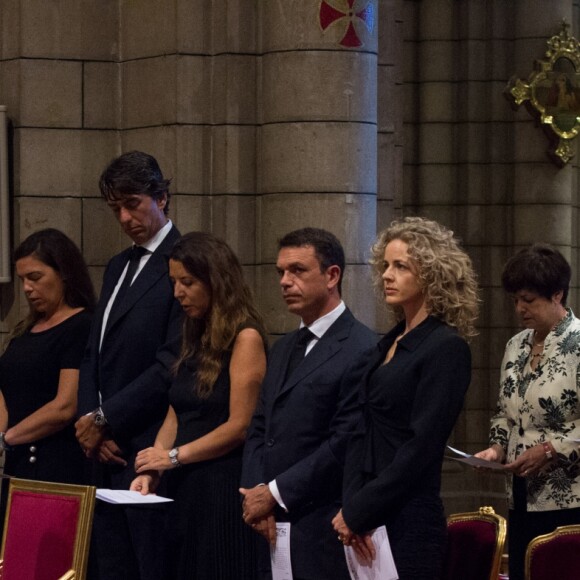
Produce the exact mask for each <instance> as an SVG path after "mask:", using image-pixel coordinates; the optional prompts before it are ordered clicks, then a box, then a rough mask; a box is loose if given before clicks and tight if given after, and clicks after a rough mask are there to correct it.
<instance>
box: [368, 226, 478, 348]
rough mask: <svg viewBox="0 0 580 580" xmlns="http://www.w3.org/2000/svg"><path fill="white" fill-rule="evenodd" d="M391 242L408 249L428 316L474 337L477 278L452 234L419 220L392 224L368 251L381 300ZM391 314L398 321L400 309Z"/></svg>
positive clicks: (440, 227) (442, 228)
mask: <svg viewBox="0 0 580 580" xmlns="http://www.w3.org/2000/svg"><path fill="white" fill-rule="evenodd" d="M393 240H401V241H403V242H405V243H406V244H408V246H409V248H408V250H407V252H408V254H409V257H410V258H411V260H412V262H413V264H414V265H415V266H416V268H417V277H418V279H419V284H420V286H421V288H422V289H423V291H424V294H425V303H426V306H427V310H428V311H429V314H431V315H433V316H435V317H437V318H439V319H440V320H442V321H443V322H445V323H447V324H448V325H449V326H454V327H455V328H457V330H458V332H459V333H460V334H461V335H462V336H463V337H465V338H468V337H470V336H475V334H477V332H476V330H475V320H476V319H477V315H478V311H479V297H478V286H477V279H476V275H475V272H474V270H473V266H472V263H471V259H470V258H469V256H468V255H467V254H466V253H465V251H464V250H463V249H461V247H460V246H459V242H458V240H457V239H456V238H454V237H453V232H452V231H451V230H448V229H447V228H445V227H444V226H442V225H441V224H439V223H437V222H435V221H433V220H428V219H426V218H422V217H406V218H403V219H400V220H395V221H393V222H392V223H391V225H390V226H389V227H388V228H387V229H386V230H384V231H383V232H381V233H380V234H379V237H378V239H377V241H376V243H375V244H374V245H373V246H372V248H371V250H372V258H371V260H370V263H371V265H372V266H373V278H374V284H375V288H376V290H377V292H378V294H379V295H380V296H381V297H384V290H383V279H382V275H383V272H384V269H385V268H384V256H385V248H386V246H387V244H388V243H389V242H391V241H393ZM394 311H395V315H396V316H397V318H398V319H399V320H401V319H402V318H403V311H402V309H400V308H394Z"/></svg>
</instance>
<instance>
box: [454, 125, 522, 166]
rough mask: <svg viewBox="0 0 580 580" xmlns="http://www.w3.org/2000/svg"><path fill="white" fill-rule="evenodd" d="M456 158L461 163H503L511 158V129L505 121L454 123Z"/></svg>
mask: <svg viewBox="0 0 580 580" xmlns="http://www.w3.org/2000/svg"><path fill="white" fill-rule="evenodd" d="M455 139H456V140H457V143H458V147H457V150H458V154H457V160H458V161H459V162H463V163H486V162H488V163H489V162H492V163H502V162H503V163H505V161H506V160H508V159H510V160H511V159H512V158H513V129H512V126H511V125H510V124H507V123H461V124H457V125H455Z"/></svg>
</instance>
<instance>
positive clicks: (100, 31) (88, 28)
mask: <svg viewBox="0 0 580 580" xmlns="http://www.w3.org/2000/svg"><path fill="white" fill-rule="evenodd" d="M11 4H12V7H11V9H12V10H14V9H15V6H16V5H17V6H18V8H19V9H20V49H19V51H18V56H23V57H27V58H39V57H41V58H65V59H95V60H96V59H102V60H113V59H115V58H117V56H118V46H117V35H118V24H119V20H118V2H117V1H116V0H83V1H82V2H78V1H77V0H55V1H51V2H45V1H44V0H21V1H19V2H11ZM9 10H10V8H9Z"/></svg>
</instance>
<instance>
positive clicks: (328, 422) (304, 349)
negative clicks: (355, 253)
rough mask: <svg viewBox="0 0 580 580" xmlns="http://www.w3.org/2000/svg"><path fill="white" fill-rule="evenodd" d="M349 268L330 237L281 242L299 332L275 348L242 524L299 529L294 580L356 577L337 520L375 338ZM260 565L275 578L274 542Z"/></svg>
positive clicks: (247, 456)
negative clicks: (347, 280) (358, 313)
mask: <svg viewBox="0 0 580 580" xmlns="http://www.w3.org/2000/svg"><path fill="white" fill-rule="evenodd" d="M344 267H345V259H344V251H343V249H342V246H341V245H340V242H339V241H338V239H337V238H336V237H335V236H334V235H333V234H331V233H330V232H327V231H325V230H322V229H318V228H304V229H301V230H296V231H294V232H291V233H289V234H287V235H286V236H284V237H283V238H282V239H281V240H280V242H279V253H278V260H277V263H276V269H277V271H278V274H279V276H280V286H281V289H282V296H283V298H284V300H285V302H286V305H287V307H288V310H289V311H290V312H292V313H293V314H296V315H298V316H300V318H301V325H300V326H301V329H300V330H297V331H295V332H291V333H290V334H288V335H286V336H285V337H283V338H281V339H280V340H279V341H277V342H276V344H275V345H274V347H273V348H272V351H271V354H270V356H269V357H268V370H267V372H266V377H265V379H264V383H263V385H262V391H261V396H260V401H259V403H258V408H257V410H256V413H255V415H254V418H253V420H252V424H251V426H250V429H249V432H248V438H247V441H246V446H245V450H244V466H243V473H242V486H243V487H242V488H241V490H240V492H241V493H242V495H243V498H244V499H243V518H244V521H245V522H246V523H247V524H248V525H251V526H252V528H253V529H254V530H255V531H256V532H258V533H260V534H261V535H262V536H264V537H265V538H266V539H267V540H268V541H270V543H272V542H273V541H275V537H276V527H275V526H276V521H284V522H289V523H290V524H291V529H290V555H291V564H292V573H293V578H294V579H295V580H306V579H311V580H327V579H328V580H340V579H343V578H344V579H345V580H346V579H348V578H349V574H348V570H347V567H346V562H345V558H344V552H343V547H342V544H341V543H340V542H339V541H338V540H337V539H336V534H335V533H334V532H333V530H332V525H331V520H332V518H333V517H334V515H335V510H337V509H339V507H340V499H341V486H342V468H343V462H344V456H345V452H346V445H347V442H348V439H349V437H350V435H351V433H352V431H353V430H354V427H355V425H356V423H357V421H358V418H359V410H358V404H357V403H358V387H359V381H360V378H361V374H362V368H363V367H362V364H361V362H362V358H363V357H362V354H363V353H364V352H365V351H367V350H369V349H371V348H372V347H373V346H374V345H375V344H376V339H377V337H376V335H375V334H374V333H373V332H371V331H370V330H369V329H368V328H367V327H366V326H364V325H363V324H361V323H360V322H358V321H357V320H356V319H355V318H354V316H353V315H352V314H351V312H350V311H349V310H348V309H347V308H346V306H345V304H344V302H343V301H342V299H341V282H342V276H343V273H344ZM260 559H261V562H260V567H261V577H262V578H270V577H271V571H270V560H269V556H268V551H267V543H266V542H263V544H262V553H261V558H260Z"/></svg>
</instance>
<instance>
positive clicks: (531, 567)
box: [526, 525, 580, 580]
mask: <svg viewBox="0 0 580 580" xmlns="http://www.w3.org/2000/svg"><path fill="white" fill-rule="evenodd" d="M556 578H557V580H578V579H579V578H580V525H575V526H561V527H559V528H557V529H556V530H555V531H554V532H552V533H550V534H545V535H543V536H538V537H537V538H534V539H533V540H532V541H531V542H530V544H529V545H528V549H527V551H526V579H527V580H555V579H556Z"/></svg>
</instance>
